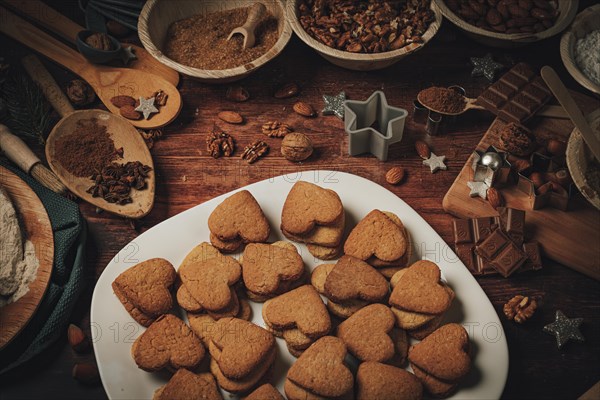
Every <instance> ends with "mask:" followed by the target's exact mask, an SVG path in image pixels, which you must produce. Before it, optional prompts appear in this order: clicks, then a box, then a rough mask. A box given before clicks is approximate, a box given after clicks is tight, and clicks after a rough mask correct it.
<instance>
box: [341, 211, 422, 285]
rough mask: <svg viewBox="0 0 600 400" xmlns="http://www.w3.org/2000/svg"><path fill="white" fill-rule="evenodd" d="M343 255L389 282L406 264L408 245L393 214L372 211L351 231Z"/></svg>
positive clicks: (409, 256)
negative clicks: (355, 260) (358, 260)
mask: <svg viewBox="0 0 600 400" xmlns="http://www.w3.org/2000/svg"><path fill="white" fill-rule="evenodd" d="M344 253H345V254H346V255H349V256H353V257H356V258H358V259H360V260H363V261H365V262H367V263H368V264H369V265H371V266H373V267H374V268H376V269H377V270H378V271H379V272H380V273H381V274H382V275H383V276H385V277H386V278H387V279H390V278H391V277H392V276H393V275H394V274H395V273H396V272H398V271H399V270H401V269H402V268H405V267H406V266H407V265H408V264H409V262H410V260H411V257H412V245H411V243H410V236H409V234H408V231H407V230H406V228H405V227H404V225H403V224H402V221H401V220H400V218H399V217H398V216H397V215H395V214H393V213H391V212H387V211H379V210H373V211H371V212H370V213H369V214H367V215H366V216H365V217H364V218H363V219H362V220H361V221H360V222H359V223H358V224H357V225H356V226H355V227H354V229H352V231H351V232H350V234H349V235H348V239H347V240H346V243H345V244H344Z"/></svg>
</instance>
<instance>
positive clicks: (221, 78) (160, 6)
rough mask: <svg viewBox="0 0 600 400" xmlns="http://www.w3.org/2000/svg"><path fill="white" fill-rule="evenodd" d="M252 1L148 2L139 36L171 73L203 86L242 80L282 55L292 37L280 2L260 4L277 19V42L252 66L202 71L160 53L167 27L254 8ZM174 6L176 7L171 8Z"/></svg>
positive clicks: (165, 0)
mask: <svg viewBox="0 0 600 400" xmlns="http://www.w3.org/2000/svg"><path fill="white" fill-rule="evenodd" d="M255 2H256V1H254V0H235V1H211V0H178V1H177V2H173V1H170V0H148V1H147V2H146V4H145V5H144V8H143V9H142V12H141V13H140V18H139V21H138V33H139V36H140V40H141V41H142V44H143V45H144V47H145V48H146V50H147V51H148V52H149V53H150V54H151V55H152V56H153V57H154V58H156V59H157V60H158V61H160V62H161V63H163V64H165V65H166V66H168V67H171V68H173V69H174V70H176V71H178V72H180V73H182V74H184V75H188V76H191V77H193V78H197V79H198V80H200V81H202V82H206V83H227V82H233V81H237V80H239V79H242V78H244V77H246V76H248V75H250V74H251V73H253V72H254V71H256V70H257V69H259V68H260V67H262V66H263V65H264V64H266V63H268V62H269V61H271V60H272V59H274V58H275V57H277V56H278V55H279V53H281V51H282V50H283V49H284V48H285V46H286V45H287V44H288V42H289V40H290V37H291V36H292V30H291V28H290V26H289V24H288V23H287V22H286V20H285V9H284V5H283V3H282V1H281V0H261V2H262V3H263V4H264V5H265V6H266V7H267V9H268V10H269V11H270V12H271V13H272V14H273V15H274V16H275V18H277V20H278V22H279V25H278V28H279V39H278V40H277V42H276V43H275V45H274V46H273V47H272V48H271V49H270V50H269V51H267V52H266V53H265V54H263V55H262V56H260V57H259V58H257V59H256V60H254V61H252V62H251V63H248V64H245V65H241V66H239V67H235V68H230V69H223V70H205V69H199V68H194V67H190V66H187V65H183V64H180V63H178V62H176V61H174V60H172V59H170V58H169V57H167V56H166V55H165V54H163V52H162V49H163V45H164V43H165V38H166V35H167V30H168V29H169V26H170V25H171V24H172V23H173V22H175V21H179V20H181V19H184V18H189V17H191V16H193V15H198V14H207V13H209V12H212V11H223V10H228V9H232V8H238V7H247V6H250V5H252V4H254V3H255ZM174 3H176V4H174Z"/></svg>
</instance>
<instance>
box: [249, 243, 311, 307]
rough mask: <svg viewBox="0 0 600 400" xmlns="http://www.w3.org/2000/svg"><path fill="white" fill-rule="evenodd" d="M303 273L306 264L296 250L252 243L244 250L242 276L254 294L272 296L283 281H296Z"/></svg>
mask: <svg viewBox="0 0 600 400" xmlns="http://www.w3.org/2000/svg"><path fill="white" fill-rule="evenodd" d="M303 273H304V262H303V261H302V257H300V254H298V252H297V251H296V249H295V248H294V250H291V249H289V248H285V247H280V246H272V245H269V244H262V243H251V244H249V245H248V246H246V248H245V249H244V254H243V259H242V276H243V279H244V284H245V285H246V288H247V289H248V290H249V291H251V292H252V293H255V294H259V295H267V296H268V295H272V294H274V293H275V292H276V291H277V289H278V288H279V286H280V284H281V282H282V281H291V280H296V279H298V278H300V277H301V276H302V274H303Z"/></svg>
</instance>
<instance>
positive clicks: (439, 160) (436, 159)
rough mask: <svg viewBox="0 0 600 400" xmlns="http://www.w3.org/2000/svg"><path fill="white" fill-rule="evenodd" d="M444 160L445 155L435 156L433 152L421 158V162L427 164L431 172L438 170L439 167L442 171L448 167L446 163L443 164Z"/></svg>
mask: <svg viewBox="0 0 600 400" xmlns="http://www.w3.org/2000/svg"><path fill="white" fill-rule="evenodd" d="M444 161H446V156H436V155H435V153H433V152H431V156H429V158H428V159H427V160H423V164H424V165H427V166H428V167H429V169H431V173H432V174H433V173H436V172H437V171H439V170H440V169H441V170H442V171H445V170H447V169H448V167H447V166H446V164H444Z"/></svg>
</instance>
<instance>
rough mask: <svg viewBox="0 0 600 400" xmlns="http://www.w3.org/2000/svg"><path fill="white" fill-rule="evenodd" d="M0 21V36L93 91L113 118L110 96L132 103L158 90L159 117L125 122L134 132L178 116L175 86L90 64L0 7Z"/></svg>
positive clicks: (144, 75)
mask: <svg viewBox="0 0 600 400" xmlns="http://www.w3.org/2000/svg"><path fill="white" fill-rule="evenodd" d="M0 18H1V20H2V23H1V24H0V32H2V33H4V34H6V35H8V36H10V37H12V38H13V39H15V40H18V41H19V42H21V43H23V44H24V45H26V46H29V47H31V48H32V49H34V50H36V51H38V52H40V53H41V54H43V55H45V56H46V57H48V58H50V59H51V60H53V61H55V62H57V63H59V64H61V65H63V66H64V67H66V68H68V69H70V70H71V71H72V72H73V73H75V74H77V75H79V76H81V77H82V78H83V79H85V80H86V81H87V82H88V83H89V84H90V86H92V88H94V90H95V91H96V94H97V95H98V97H99V98H100V100H101V101H102V102H103V103H104V105H105V106H106V107H107V108H108V109H109V111H111V112H112V113H114V114H117V115H119V108H117V107H115V106H114V105H113V104H112V103H111V102H110V99H112V98H113V97H114V96H117V95H128V96H132V97H134V98H136V99H138V98H139V97H145V98H148V97H151V96H152V94H153V93H154V92H156V91H158V90H161V89H162V90H163V91H164V92H165V93H166V94H167V96H168V100H167V104H166V105H165V106H163V107H161V109H160V112H159V113H157V114H153V115H152V116H151V117H150V118H149V119H147V120H145V119H140V120H137V121H133V120H127V121H129V122H130V123H131V124H133V125H135V126H137V127H138V128H142V129H152V128H159V127H161V126H164V125H167V124H168V123H170V122H171V121H173V120H174V119H175V118H176V117H177V115H178V114H179V111H180V110H181V106H182V104H181V95H180V94H179V91H177V88H176V87H175V86H173V85H172V84H171V83H170V82H169V81H167V80H165V79H164V78H162V77H161V76H158V75H154V74H150V73H148V72H144V71H140V70H134V69H128V68H115V67H108V66H102V65H95V64H92V63H90V62H88V61H87V60H86V59H85V58H84V57H83V56H82V55H81V54H79V53H77V52H76V51H75V50H73V49H71V48H70V47H68V46H67V45H65V44H64V43H62V42H60V41H58V40H56V39H54V38H53V37H52V36H50V35H48V34H46V33H45V32H43V31H42V30H40V29H38V28H36V27H35V26H33V25H32V24H30V23H28V22H26V21H25V20H23V19H22V18H20V17H18V16H16V15H15V14H13V13H11V12H10V11H8V10H6V8H4V7H0Z"/></svg>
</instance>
